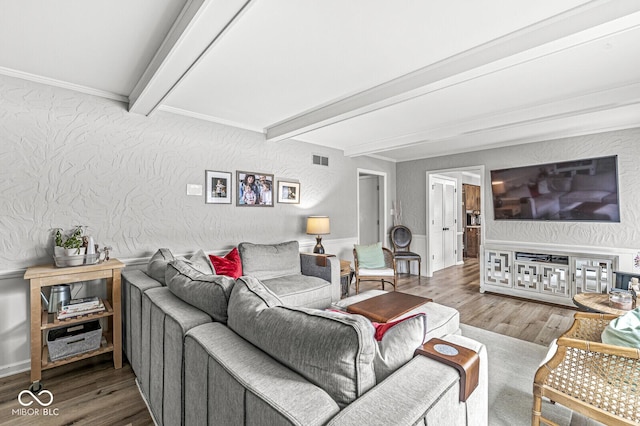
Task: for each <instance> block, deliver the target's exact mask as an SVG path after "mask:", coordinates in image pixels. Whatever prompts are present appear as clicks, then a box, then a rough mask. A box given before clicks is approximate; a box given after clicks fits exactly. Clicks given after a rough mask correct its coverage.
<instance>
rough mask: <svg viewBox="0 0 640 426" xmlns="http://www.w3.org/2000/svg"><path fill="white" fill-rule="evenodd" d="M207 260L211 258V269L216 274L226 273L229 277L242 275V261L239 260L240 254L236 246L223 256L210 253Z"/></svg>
mask: <svg viewBox="0 0 640 426" xmlns="http://www.w3.org/2000/svg"><path fill="white" fill-rule="evenodd" d="M209 260H211V264H212V265H213V271H214V273H215V274H216V275H226V276H228V277H231V278H238V277H241V276H242V262H241V261H240V254H239V253H238V249H237V248H236V247H234V248H233V249H232V250H231V251H230V252H229V253H227V254H226V255H225V256H224V257H220V256H216V255H213V254H210V255H209Z"/></svg>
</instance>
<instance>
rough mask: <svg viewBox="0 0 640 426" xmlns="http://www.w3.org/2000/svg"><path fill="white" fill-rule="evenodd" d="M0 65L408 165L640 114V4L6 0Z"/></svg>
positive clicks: (139, 107) (142, 106) (579, 0)
mask: <svg viewBox="0 0 640 426" xmlns="http://www.w3.org/2000/svg"><path fill="white" fill-rule="evenodd" d="M0 73H2V74H7V75H12V76H17V77H21V78H26V79H30V80H35V81H39V82H43V83H47V84H52V85H57V86H62V87H68V88H71V89H74V90H79V91H83V92H87V93H92V94H95V95H99V96H105V97H109V98H112V99H118V100H122V101H124V102H128V103H129V109H130V111H131V112H132V113H138V114H146V115H150V114H153V113H154V111H156V110H158V109H162V110H165V111H170V112H173V113H178V114H185V115H189V116H192V117H197V118H201V119H205V120H210V121H215V122H219V123H225V124H230V125H233V126H238V127H242V128H246V129H251V130H256V131H259V132H263V133H264V134H265V138H266V139H267V140H268V141H269V142H270V143H274V144H275V143H278V142H279V141H280V140H283V139H286V138H295V139H297V140H301V141H306V142H310V143H314V144H319V145H324V146H329V147H333V148H337V149H341V150H344V152H345V155H349V156H357V155H377V156H380V157H384V158H388V159H392V160H396V161H404V160H410V159H416V158H424V157H430V156H438V155H445V154H450V153H455V152H464V151H473V150H478V149H484V148H487V147H497V146H504V145H513V144H519V143H527V142H532V141H536V140H545V139H553V138H559V137H566V136H573V135H580V134H588V133H595V132H601V131H607V130H613V129H622V128H630V127H638V126H640V1H638V0H595V1H586V0H563V1H561V2H559V1H557V0H539V1H535V2H533V1H530V0H517V1H514V0H483V1H482V2H478V1H474V0H456V1H451V0H448V1H447V0H441V1H434V0H432V1H418V0H398V1H388V0H350V1H347V2H345V1H343V0H322V1H317V0H315V1H311V0H262V1H257V0H253V1H251V0H249V1H247V0H191V1H185V0H136V1H130V0H109V1H106V0H93V1H86V0H66V1H64V2H52V1H50V0H21V1H13V2H2V3H0Z"/></svg>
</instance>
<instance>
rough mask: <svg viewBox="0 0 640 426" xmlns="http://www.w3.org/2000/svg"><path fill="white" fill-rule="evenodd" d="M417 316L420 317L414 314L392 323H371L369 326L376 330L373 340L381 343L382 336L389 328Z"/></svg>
mask: <svg viewBox="0 0 640 426" xmlns="http://www.w3.org/2000/svg"><path fill="white" fill-rule="evenodd" d="M417 315H420V314H414V315H411V316H408V317H406V318H402V319H399V320H397V321H392V322H383V323H379V322H374V321H371V324H373V327H374V328H375V329H376V334H374V336H373V337H375V339H376V340H377V341H378V342H380V341H382V336H384V333H386V332H387V331H388V330H389V329H390V328H391V327H393V326H394V325H396V324H398V323H401V322H402V321H406V320H408V319H410V318H413V317H415V316H417Z"/></svg>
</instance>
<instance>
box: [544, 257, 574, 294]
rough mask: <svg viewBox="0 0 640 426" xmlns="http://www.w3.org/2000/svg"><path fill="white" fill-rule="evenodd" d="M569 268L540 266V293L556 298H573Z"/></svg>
mask: <svg viewBox="0 0 640 426" xmlns="http://www.w3.org/2000/svg"><path fill="white" fill-rule="evenodd" d="M570 277H571V275H570V274H569V266H563V265H540V275H539V278H540V292H541V293H545V294H553V295H555V296H563V297H570V296H571V292H570V289H571V279H570Z"/></svg>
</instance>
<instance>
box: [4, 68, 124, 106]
mask: <svg viewBox="0 0 640 426" xmlns="http://www.w3.org/2000/svg"><path fill="white" fill-rule="evenodd" d="M0 74H2V75H6V76H9V77H16V78H20V79H22V80H27V81H33V82H34V83H40V84H46V85H48V86H54V87H60V88H62V89H68V90H73V91H74V92H80V93H85V94H87V95H92V96H98V97H101V98H106V99H112V100H114V101H118V102H124V103H129V98H128V97H127V96H124V95H119V94H117V93H113V92H107V91H106V90H100V89H94V88H92V87H87V86H82V85H80V84H75V83H69V82H68V81H62V80H56V79H55V78H49V77H43V76H41V75H36V74H31V73H28V72H24V71H17V70H13V69H11V68H5V67H0Z"/></svg>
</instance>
